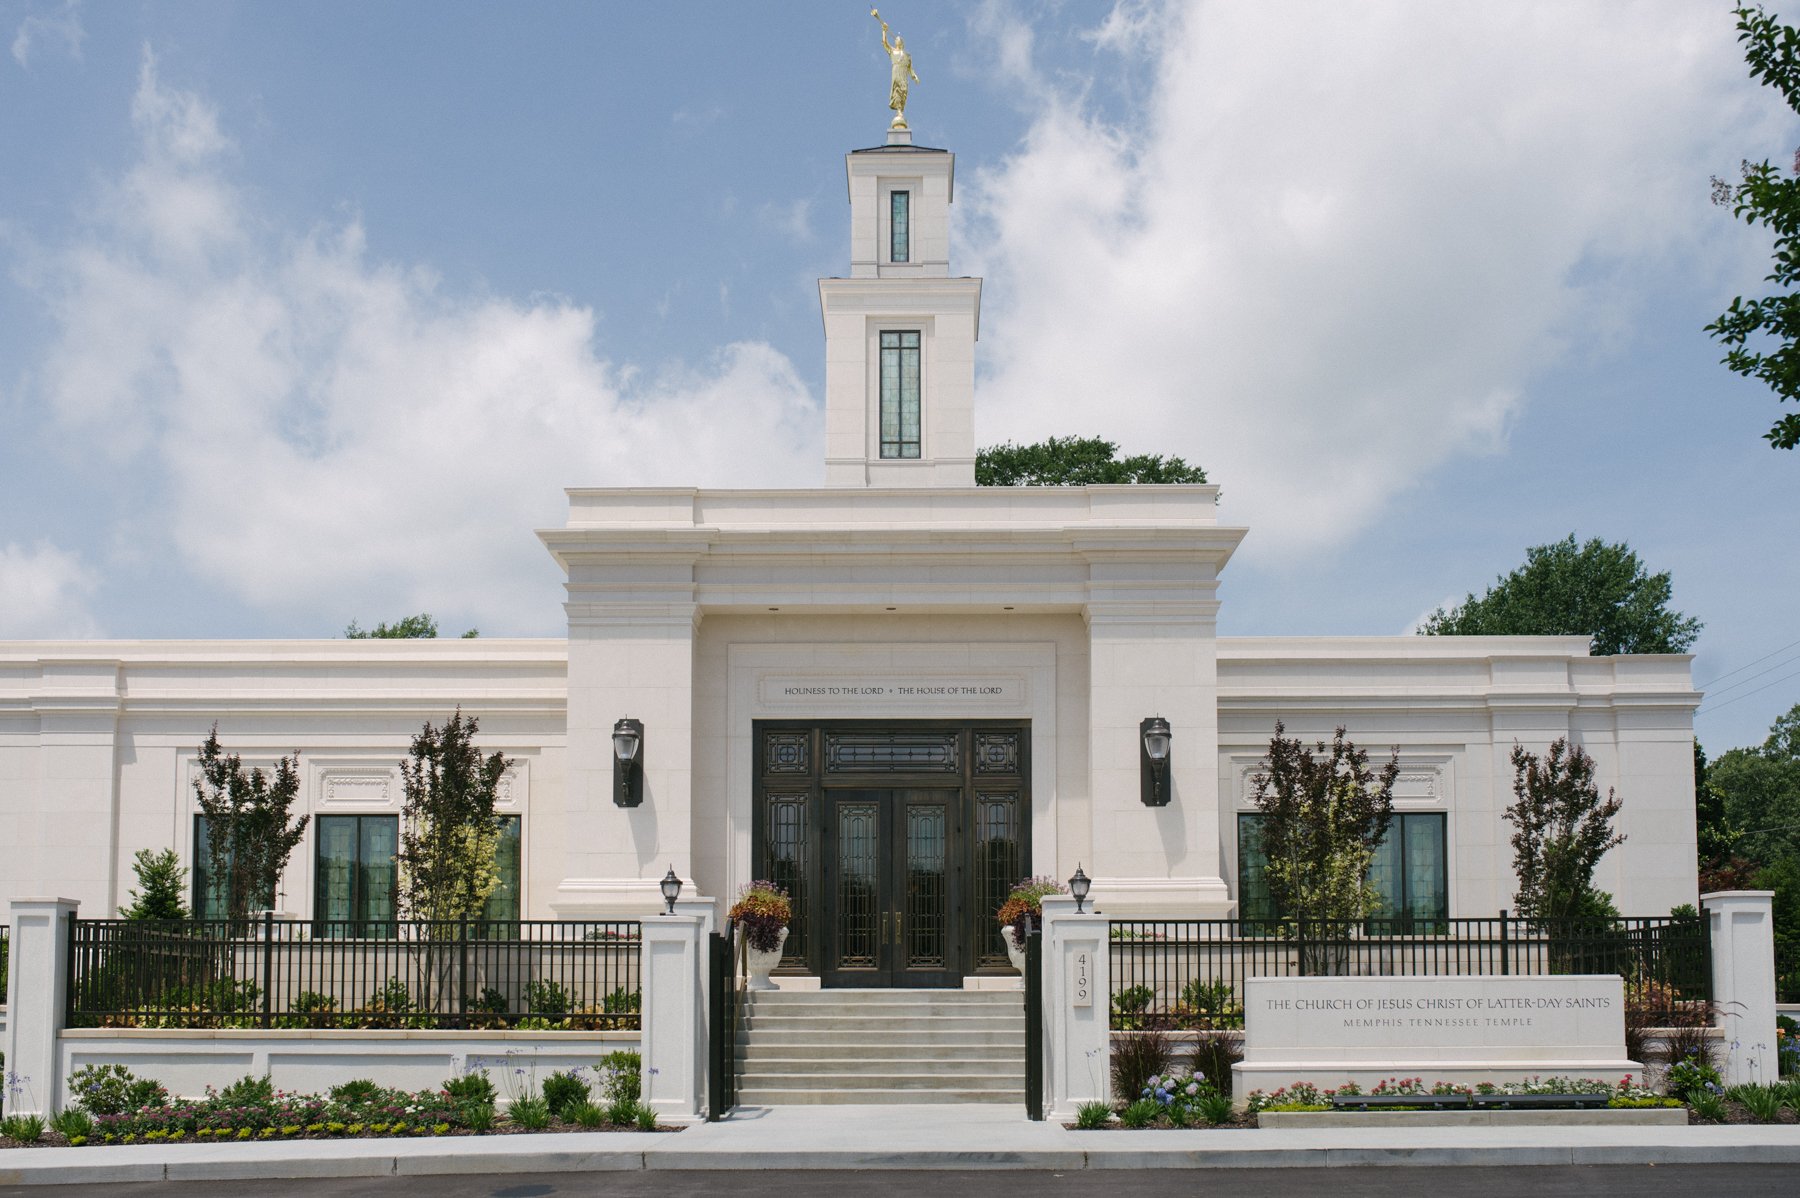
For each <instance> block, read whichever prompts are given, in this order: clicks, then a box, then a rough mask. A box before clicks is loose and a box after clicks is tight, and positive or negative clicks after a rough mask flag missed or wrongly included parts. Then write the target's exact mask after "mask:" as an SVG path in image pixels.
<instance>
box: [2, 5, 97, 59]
mask: <svg viewBox="0 0 1800 1198" xmlns="http://www.w3.org/2000/svg"><path fill="white" fill-rule="evenodd" d="M86 38H87V30H85V29H83V28H82V26H81V12H80V5H79V4H78V3H77V0H63V5H62V11H61V12H58V13H54V14H51V15H45V14H33V15H31V16H29V17H26V18H25V19H24V20H23V21H20V22H19V28H18V30H17V32H15V33H14V34H13V43H12V56H13V61H15V62H17V63H18V64H19V65H20V66H22V67H29V66H30V65H31V55H32V53H33V52H34V51H35V50H36V49H37V47H38V45H39V43H42V42H61V43H62V45H63V48H64V49H66V50H67V51H68V52H69V57H70V58H73V59H74V60H75V61H77V62H80V61H81V43H82V42H83V41H85V40H86Z"/></svg>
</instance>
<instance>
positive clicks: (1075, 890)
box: [1069, 861, 1094, 915]
mask: <svg viewBox="0 0 1800 1198" xmlns="http://www.w3.org/2000/svg"><path fill="white" fill-rule="evenodd" d="M1093 885H1094V883H1093V880H1092V879H1090V878H1089V877H1088V876H1087V875H1086V874H1084V873H1082V872H1081V862H1079V861H1077V862H1076V863H1075V876H1074V877H1072V878H1070V879H1069V894H1070V895H1072V896H1073V897H1074V899H1075V914H1077V915H1080V914H1081V913H1082V912H1081V905H1082V904H1083V903H1085V902H1087V896H1088V891H1089V890H1090V889H1091V888H1092V887H1093Z"/></svg>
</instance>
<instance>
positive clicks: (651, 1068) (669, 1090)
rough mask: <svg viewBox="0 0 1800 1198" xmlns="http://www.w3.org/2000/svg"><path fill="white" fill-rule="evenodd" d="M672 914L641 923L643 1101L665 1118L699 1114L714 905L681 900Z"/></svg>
mask: <svg viewBox="0 0 1800 1198" xmlns="http://www.w3.org/2000/svg"><path fill="white" fill-rule="evenodd" d="M676 906H677V908H678V910H677V912H676V914H674V915H646V916H644V917H643V919H642V921H641V924H640V926H641V927H642V928H643V939H642V941H641V944H642V948H641V950H640V951H641V952H642V953H643V959H642V962H641V964H640V966H639V969H640V973H639V977H640V978H641V979H642V985H643V989H644V993H643V999H642V1001H641V1003H640V1011H641V1018H642V1021H643V1044H642V1046H641V1049H642V1054H643V1058H644V1091H643V1094H644V1096H643V1100H644V1101H645V1102H646V1103H648V1104H649V1105H650V1108H651V1109H652V1110H654V1111H655V1112H656V1114H657V1116H658V1118H661V1119H667V1120H672V1121H680V1120H691V1119H694V1118H696V1117H698V1116H699V1114H700V1111H701V1104H702V1102H703V1100H704V1097H705V1094H706V1035H707V1024H706V965H707V957H706V936H707V933H708V932H710V931H711V930H712V903H711V901H710V900H706V901H704V907H702V903H701V901H700V900H694V901H690V902H679V903H677V904H676Z"/></svg>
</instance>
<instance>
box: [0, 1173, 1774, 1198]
mask: <svg viewBox="0 0 1800 1198" xmlns="http://www.w3.org/2000/svg"><path fill="white" fill-rule="evenodd" d="M1203 1192H1204V1193H1218V1194H1229V1195H1231V1196H1232V1198H1265V1196H1266V1198H1275V1196H1278V1195H1289V1194H1296V1195H1315V1194H1330V1195H1331V1196H1332V1198H1340V1196H1343V1198H1360V1196H1362V1195H1368V1196H1369V1198H1376V1196H1379V1198H1407V1196H1409V1195H1417V1196H1418V1198H1468V1196H1471V1195H1474V1196H1481V1195H1488V1194H1493V1195H1497V1196H1498V1195H1504V1196H1505V1198H1518V1196H1519V1195H1520V1194H1523V1193H1529V1194H1530V1195H1531V1198H1565V1196H1566V1198H1612V1196H1614V1195H1617V1196H1619V1198H1647V1196H1650V1195H1656V1194H1670V1195H1680V1196H1681V1198H1692V1196H1693V1195H1695V1194H1704V1195H1707V1198H1760V1196H1762V1195H1769V1196H1771V1198H1793V1195H1794V1194H1795V1193H1796V1192H1800V1177H1797V1176H1796V1173H1795V1171H1794V1170H1793V1169H1791V1168H1789V1167H1786V1166H1780V1165H1729V1166H1717V1165H1633V1166H1611V1165H1608V1166H1600V1165H1593V1166H1557V1165H1534V1166H1525V1167H1519V1168H1511V1169H1506V1168H1481V1169H1435V1168H1406V1167H1389V1168H1337V1169H1197V1170H1191V1171H1187V1172H1180V1171H1177V1170H1169V1169H1141V1170H1130V1171H1125V1170H1119V1171H1113V1170H1099V1169H1095V1170H1088V1171H1084V1172H1069V1173H1049V1172H1028V1171H1018V1170H1000V1169H985V1170H978V1171H968V1172H965V1171H947V1170H946V1171H935V1170H933V1171H913V1170H871V1171H856V1172H851V1171H843V1172H838V1171H831V1172H825V1171H811V1170H807V1171H798V1172H796V1171H788V1170H773V1169H769V1170H732V1171H725V1172H683V1171H676V1170H669V1171H662V1170H653V1171H649V1172H634V1173H538V1174H520V1173H515V1174H510V1175H505V1176H487V1177H388V1178H352V1179H347V1180H343V1181H218V1182H138V1183H130V1184H126V1185H111V1186H91V1187H90V1186H50V1187H29V1188H24V1187H13V1186H8V1187H0V1198H15V1196H18V1198H24V1196H25V1195H31V1196H32V1198H59V1196H60V1195H69V1196H70V1198H75V1196H76V1195H80V1196H81V1198H88V1196H89V1195H93V1196H96V1198H175V1196H176V1195H180V1196H181V1198H189V1196H190V1195H191V1196H192V1198H239V1196H240V1195H242V1196H244V1198H252V1196H254V1198H264V1196H266V1195H284V1196H285V1195H296V1196H304V1198H352V1196H355V1198H362V1196H363V1195H370V1196H372V1198H402V1196H405V1198H413V1196H417V1198H578V1196H585V1195H595V1196H601V1195H603V1196H604V1198H712V1196H713V1195H731V1196H732V1198H739V1196H742V1198H837V1196H838V1195H854V1196H855V1198H918V1196H919V1195H921V1194H928V1195H932V1196H933V1198H952V1196H954V1195H961V1194H970V1195H980V1196H981V1198H1060V1196H1062V1195H1068V1196H1070V1198H1075V1196H1078V1195H1079V1196H1081V1198H1089V1196H1091V1195H1094V1194H1104V1195H1105V1196H1106V1198H1135V1196H1137V1195H1143V1196H1144V1198H1151V1196H1152V1195H1154V1196H1155V1198H1169V1196H1170V1195H1171V1194H1199V1193H1203Z"/></svg>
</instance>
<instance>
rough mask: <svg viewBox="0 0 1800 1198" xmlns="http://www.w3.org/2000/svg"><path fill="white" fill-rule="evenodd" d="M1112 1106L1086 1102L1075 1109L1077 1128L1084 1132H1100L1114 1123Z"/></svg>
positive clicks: (1103, 1103) (1097, 1102) (1098, 1102)
mask: <svg viewBox="0 0 1800 1198" xmlns="http://www.w3.org/2000/svg"><path fill="white" fill-rule="evenodd" d="M1112 1113H1113V1112H1112V1104H1111V1103H1105V1102H1100V1101H1097V1100H1096V1101H1094V1102H1084V1103H1082V1104H1081V1105H1080V1106H1078V1107H1076V1108H1075V1126H1076V1127H1079V1128H1081V1130H1083V1131H1098V1130H1099V1129H1100V1128H1102V1127H1105V1126H1106V1125H1107V1124H1108V1123H1110V1122H1112Z"/></svg>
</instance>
